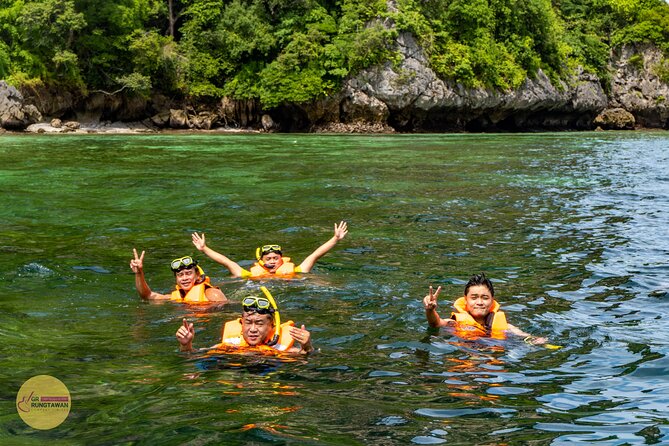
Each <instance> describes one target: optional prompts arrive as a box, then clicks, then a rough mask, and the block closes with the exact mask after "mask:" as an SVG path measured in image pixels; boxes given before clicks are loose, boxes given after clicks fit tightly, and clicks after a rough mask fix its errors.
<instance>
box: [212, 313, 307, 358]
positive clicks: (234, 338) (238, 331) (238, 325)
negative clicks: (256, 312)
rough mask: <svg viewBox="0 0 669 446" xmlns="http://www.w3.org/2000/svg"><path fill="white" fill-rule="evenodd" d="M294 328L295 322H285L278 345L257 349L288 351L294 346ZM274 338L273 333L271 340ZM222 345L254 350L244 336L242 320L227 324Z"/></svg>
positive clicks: (224, 327) (260, 346)
mask: <svg viewBox="0 0 669 446" xmlns="http://www.w3.org/2000/svg"><path fill="white" fill-rule="evenodd" d="M294 326H295V322H293V321H288V322H284V323H283V324H281V332H280V333H279V340H278V341H277V343H276V344H274V345H266V344H263V345H259V346H256V347H257V348H259V349H260V350H266V349H270V350H278V351H286V350H288V349H289V348H290V347H292V346H293V343H294V342H295V340H294V339H293V337H292V336H291V335H290V327H294ZM272 336H274V332H272V334H271V336H270V338H271V337H272ZM221 345H224V346H233V347H247V348H252V347H249V345H248V344H247V343H246V341H245V340H244V336H242V320H241V318H239V319H235V320H232V321H228V322H226V323H225V325H224V326H223V335H222V336H221Z"/></svg>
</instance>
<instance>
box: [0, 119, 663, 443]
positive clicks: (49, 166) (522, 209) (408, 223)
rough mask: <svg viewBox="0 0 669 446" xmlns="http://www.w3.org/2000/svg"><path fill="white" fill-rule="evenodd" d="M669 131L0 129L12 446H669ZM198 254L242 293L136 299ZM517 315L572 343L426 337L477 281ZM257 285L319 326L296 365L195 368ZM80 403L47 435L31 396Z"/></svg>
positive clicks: (7, 431)
mask: <svg viewBox="0 0 669 446" xmlns="http://www.w3.org/2000/svg"><path fill="white" fill-rule="evenodd" d="M667 147H669V135H667V134H666V133H664V132H654V133H642V132H631V133H615V132H613V133H548V134H546V133H542V134H514V135H509V134H504V135H461V134H458V135H372V136H350V135H345V136H339V135H222V134H198V135H151V136H147V135H141V136H129V135H124V136H121V135H58V136H55V135H41V136H32V135H3V136H2V137H1V138H0V191H1V192H0V197H1V200H0V203H1V206H0V340H1V341H2V342H1V344H0V345H1V347H0V357H2V365H3V367H2V368H0V382H1V383H2V385H1V386H0V395H1V397H2V398H0V404H1V405H2V410H1V411H0V444H40V445H41V444H45V443H47V442H48V443H49V444H54V445H60V444H63V445H65V444H67V445H70V444H83V445H89V444H96V445H117V444H132V445H134V444H137V445H144V444H146V445H149V444H150V445H153V444H166V445H183V444H187V445H209V444H211V445H218V444H226V445H227V444H230V445H237V444H238V445H245V444H290V445H358V444H359V445H395V444H397V445H403V444H449V445H460V444H461V445H472V444H480V445H491V444H509V445H526V444H532V445H549V444H550V445H561V444H564V445H567V444H569V445H571V444H591V443H593V444H597V445H602V444H606V445H628V444H661V443H669V421H668V418H669V409H668V407H669V378H667V376H669V359H667V354H668V353H669V347H668V342H669V328H667V327H669V325H668V324H667V323H666V322H667V313H668V312H667V310H668V309H669V295H668V294H667V292H669V279H667V273H668V272H669V267H668V266H667V258H668V254H669V231H668V227H669V173H668V172H669V170H668V169H667V166H669V151H668V150H667ZM340 220H346V221H347V222H348V224H349V234H348V236H347V237H346V238H345V239H344V240H343V241H342V242H340V243H339V244H338V245H337V246H336V247H335V248H334V249H333V250H332V251H331V252H330V253H328V254H327V255H326V256H325V257H323V258H322V259H321V260H320V261H319V263H318V264H317V265H316V267H315V268H314V270H313V271H312V273H311V274H308V275H302V276H301V277H298V278H297V279H296V280H291V281H267V282H264V283H259V282H246V281H242V280H237V279H232V278H230V276H229V273H228V272H227V270H225V269H224V268H223V267H222V266H220V265H218V264H215V263H214V262H212V261H210V260H208V259H206V258H203V257H202V256H201V255H200V253H199V252H198V251H197V250H196V249H195V247H194V246H193V245H192V243H191V241H190V234H191V233H192V232H194V231H198V232H205V233H206V237H207V243H208V245H209V246H211V247H212V248H213V249H215V250H217V251H219V252H221V253H224V254H225V255H227V256H228V257H230V258H232V259H234V260H236V261H238V262H239V263H240V264H242V265H243V266H246V267H248V266H250V265H251V263H252V260H253V257H254V252H255V248H256V246H258V245H261V244H267V243H278V244H281V245H282V246H283V248H284V254H285V255H288V256H290V257H291V258H293V259H294V260H295V261H296V262H297V263H299V262H300V261H301V260H302V259H304V258H305V257H306V256H307V255H308V254H310V253H311V252H312V251H313V250H314V249H315V248H316V247H318V246H319V245H320V244H321V243H323V242H325V241H326V240H327V239H329V238H330V237H331V236H332V231H333V224H334V223H335V222H338V221H340ZM133 248H137V249H139V250H145V251H146V256H145V271H146V275H147V280H148V282H149V285H150V286H151V287H152V288H153V289H155V290H157V291H159V292H165V293H166V292H169V291H170V290H171V288H172V287H173V285H174V278H173V276H172V273H171V272H170V270H169V266H168V265H169V261H170V260H171V259H173V258H175V257H181V256H183V255H188V254H192V255H195V256H196V257H198V258H199V259H200V261H201V265H202V267H203V268H204V270H205V271H206V273H207V274H208V275H209V276H211V278H212V281H213V282H214V283H216V284H218V285H219V286H220V287H221V289H222V290H223V291H224V292H225V293H226V295H227V296H228V297H229V298H230V299H231V300H232V301H233V303H231V304H230V305H227V306H226V307H224V308H218V309H196V308H193V307H190V308H189V307H186V306H183V305H179V304H173V303H161V304H149V303H146V302H142V301H141V300H140V298H139V297H138V295H137V293H136V291H135V289H134V277H133V274H132V272H131V271H130V268H129V266H128V264H129V261H130V259H131V257H132V249H133ZM481 271H484V272H486V274H487V275H488V276H490V277H491V278H492V279H493V282H494V284H495V288H496V290H495V291H496V297H497V299H498V300H499V302H500V303H501V305H502V308H503V309H504V310H505V312H506V314H507V318H508V319H509V320H510V322H511V323H512V324H514V325H516V326H518V327H520V328H521V329H523V330H525V331H528V332H530V333H532V334H535V335H538V336H545V337H548V338H549V339H550V342H552V343H554V344H558V345H561V346H563V348H561V349H559V350H548V349H544V348H541V347H535V346H530V345H527V344H525V343H523V341H522V339H517V338H509V339H507V340H505V341H498V340H491V339H480V340H476V341H466V340H462V339H460V338H458V337H457V336H455V335H454V333H452V332H448V331H447V330H442V331H441V332H439V331H431V330H429V329H428V328H427V323H426V321H425V316H424V312H423V309H422V303H421V300H422V297H423V296H424V295H425V294H426V293H427V290H428V287H429V286H430V285H434V286H439V285H441V286H442V287H443V291H442V293H441V298H440V304H439V311H440V313H441V314H442V316H446V315H447V314H448V313H449V312H450V311H451V303H452V301H453V300H454V299H455V298H457V297H458V296H459V295H461V294H462V290H463V286H464V283H466V281H467V279H468V278H469V276H470V275H471V274H473V273H478V272H481ZM262 284H264V285H266V286H267V287H268V288H269V289H270V290H271V291H272V293H273V294H274V296H275V297H276V298H277V300H278V302H279V305H280V307H281V309H282V317H283V318H284V319H292V320H294V321H296V322H297V323H298V324H305V325H306V327H307V329H309V330H310V331H311V332H312V337H313V339H314V345H315V346H316V347H317V348H319V350H320V352H319V353H317V354H315V355H312V356H310V357H308V358H306V359H304V358H301V359H298V360H294V361H286V360H282V359H280V358H267V357H262V358H259V357H246V356H236V355H208V354H206V353H197V354H185V353H181V352H179V349H178V348H177V343H176V341H175V338H174V333H175V331H176V330H177V328H178V327H179V325H180V324H181V321H182V319H183V318H184V317H187V318H189V319H190V320H192V321H193V322H194V323H195V326H196V340H195V344H196V346H197V347H206V346H211V345H213V344H215V343H217V342H218V341H219V339H220V330H221V326H222V324H223V323H224V322H225V321H226V320H230V319H232V318H235V317H237V315H238V313H239V311H240V306H239V304H238V302H239V300H240V299H241V297H242V296H244V295H246V294H248V293H249V292H255V291H257V289H258V287H259V286H260V285H262ZM35 375H51V376H54V377H56V378H58V379H60V380H61V381H62V382H63V383H64V384H65V385H66V386H67V387H68V389H69V391H70V394H71V397H72V408H71V412H70V414H69V417H68V418H67V419H66V420H65V422H64V423H62V424H61V425H60V426H58V427H56V428H54V429H51V430H35V429H33V428H31V427H29V426H28V425H26V424H25V423H24V422H23V421H22V419H21V418H20V417H19V415H18V413H17V408H16V398H17V392H18V391H19V389H20V387H21V385H22V384H23V383H24V382H25V381H26V380H27V379H29V378H30V377H32V376H35Z"/></svg>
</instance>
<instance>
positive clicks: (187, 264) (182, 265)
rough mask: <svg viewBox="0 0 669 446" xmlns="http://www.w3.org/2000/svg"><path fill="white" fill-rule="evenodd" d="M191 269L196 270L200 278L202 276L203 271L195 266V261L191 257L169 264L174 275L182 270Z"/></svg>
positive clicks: (198, 266)
mask: <svg viewBox="0 0 669 446" xmlns="http://www.w3.org/2000/svg"><path fill="white" fill-rule="evenodd" d="M193 267H195V268H197V272H198V273H200V275H201V276H204V271H203V270H202V268H200V265H198V264H197V260H195V259H193V258H192V257H191V256H185V257H181V258H179V259H174V260H172V261H171V262H170V269H171V270H172V272H173V273H175V274H176V273H178V272H179V271H181V270H182V269H186V268H193Z"/></svg>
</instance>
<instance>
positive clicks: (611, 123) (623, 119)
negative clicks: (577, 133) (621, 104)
mask: <svg viewBox="0 0 669 446" xmlns="http://www.w3.org/2000/svg"><path fill="white" fill-rule="evenodd" d="M635 122H636V121H635V119H634V115H633V114H632V113H630V112H628V111H627V110H625V109H624V108H608V109H606V110H604V111H603V112H601V113H600V114H599V115H597V117H596V118H595V120H594V124H595V125H596V126H597V127H598V128H600V129H602V130H634V124H635Z"/></svg>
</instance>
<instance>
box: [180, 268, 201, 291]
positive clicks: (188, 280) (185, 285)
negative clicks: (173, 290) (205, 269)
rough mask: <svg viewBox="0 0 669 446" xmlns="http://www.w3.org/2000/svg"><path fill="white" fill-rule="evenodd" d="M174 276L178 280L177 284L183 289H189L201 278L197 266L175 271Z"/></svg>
mask: <svg viewBox="0 0 669 446" xmlns="http://www.w3.org/2000/svg"><path fill="white" fill-rule="evenodd" d="M174 277H175V279H176V281H177V285H179V286H180V287H181V288H182V289H183V290H185V291H189V290H190V289H191V288H193V286H194V285H195V283H196V282H197V280H198V279H199V278H200V274H199V273H198V271H197V269H196V268H195V267H193V268H184V269H182V270H179V271H177V272H176V273H174Z"/></svg>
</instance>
